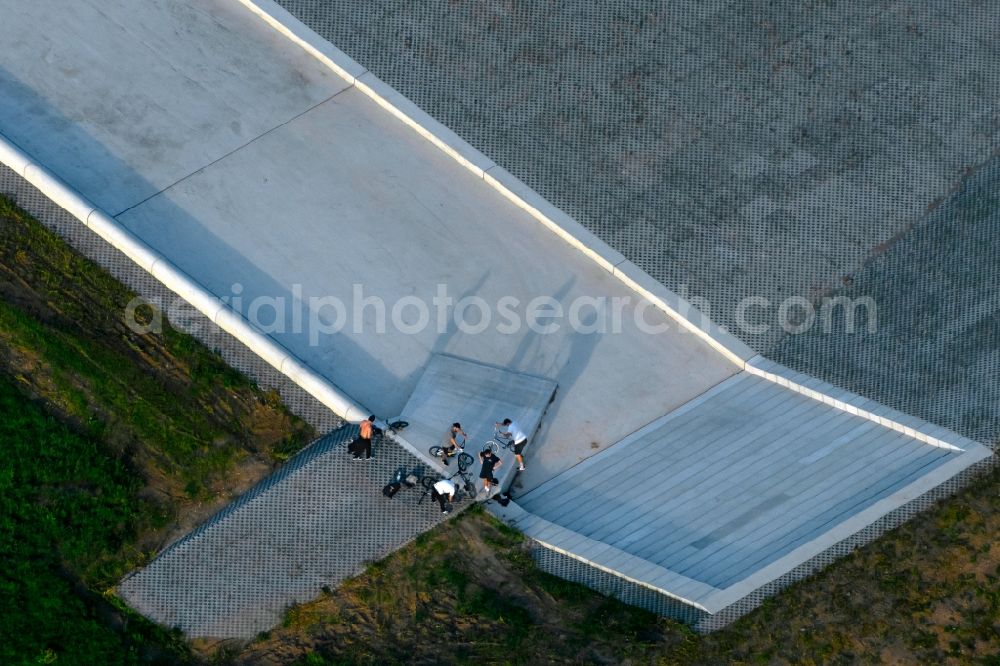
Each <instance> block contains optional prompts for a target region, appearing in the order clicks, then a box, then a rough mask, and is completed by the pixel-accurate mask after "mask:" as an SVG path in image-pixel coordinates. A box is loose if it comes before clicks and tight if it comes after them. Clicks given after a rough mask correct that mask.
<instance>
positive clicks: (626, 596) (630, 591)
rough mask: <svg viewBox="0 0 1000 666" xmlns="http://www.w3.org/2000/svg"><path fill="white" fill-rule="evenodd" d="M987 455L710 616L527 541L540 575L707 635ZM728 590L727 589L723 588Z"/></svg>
mask: <svg viewBox="0 0 1000 666" xmlns="http://www.w3.org/2000/svg"><path fill="white" fill-rule="evenodd" d="M996 464H997V462H996V458H995V457H993V456H989V457H985V458H981V459H979V460H977V461H974V462H971V463H969V464H967V466H965V467H964V469H961V470H960V471H958V472H957V473H955V474H954V475H953V476H952V477H951V478H949V479H947V480H946V481H944V482H943V483H940V484H938V485H936V486H933V487H931V488H929V489H926V490H925V491H924V492H921V493H919V494H918V495H916V496H911V497H909V498H908V500H907V501H906V502H905V503H904V504H902V505H901V506H898V507H896V508H895V509H893V510H892V511H890V512H888V513H886V514H884V515H882V516H881V517H879V518H878V519H876V520H875V521H874V522H871V523H869V524H868V525H866V526H864V527H862V528H861V529H859V530H857V531H854V532H852V533H850V534H845V535H842V536H843V538H840V540H839V541H836V542H835V543H832V544H829V545H828V546H826V547H825V548H824V549H823V550H822V551H820V552H817V553H815V554H814V555H812V556H811V557H810V558H809V559H807V560H805V561H803V562H801V563H800V564H798V565H796V566H795V567H794V568H792V569H791V570H788V571H786V572H785V573H784V574H782V575H780V576H779V577H776V578H773V579H771V580H769V581H758V582H759V583H760V585H758V586H756V587H746V588H744V589H741V590H740V591H739V593H736V591H735V590H733V593H732V594H729V595H726V596H725V597H723V596H721V595H720V596H718V597H716V598H715V599H712V600H711V607H712V612H706V611H705V610H703V609H702V608H700V607H697V606H693V605H691V604H688V603H685V602H683V601H680V600H679V599H677V598H676V597H674V596H671V595H666V594H663V593H662V592H661V591H659V590H657V589H656V588H655V587H653V586H650V585H644V584H641V583H636V582H634V581H632V580H630V579H628V578H624V577H622V576H620V575H617V574H616V573H614V572H612V571H609V570H607V569H606V568H603V567H596V566H594V565H592V564H591V563H589V562H587V561H585V560H582V559H580V558H576V557H572V556H568V555H566V554H565V553H564V552H562V551H561V550H557V549H553V548H551V547H550V546H548V545H546V544H545V543H543V542H541V541H539V540H537V539H533V538H531V537H530V536H529V537H528V541H529V544H530V546H531V551H532V555H533V559H534V560H535V563H536V565H537V566H538V567H539V568H540V569H541V570H542V571H545V572H546V573H550V574H552V575H555V576H558V577H560V578H563V579H566V580H571V581H573V582H576V583H580V584H582V585H585V586H587V587H589V588H591V589H593V590H595V591H597V592H600V593H602V594H606V595H608V596H612V597H615V598H617V599H619V600H620V601H623V602H625V603H627V604H630V605H633V606H638V607H639V608H644V609H645V610H648V611H650V612H653V613H657V614H659V615H662V616H663V617H668V618H672V619H675V620H680V621H682V622H685V623H687V624H689V625H691V627H692V628H693V629H694V630H695V631H697V632H698V633H711V632H713V631H717V630H719V629H722V628H724V627H726V626H728V625H729V624H732V623H733V622H734V621H736V620H738V619H739V618H741V617H743V616H744V615H746V614H748V613H750V612H751V611H753V610H754V609H756V608H757V607H759V606H760V605H761V604H762V603H763V602H764V600H765V599H768V598H769V597H773V596H774V595H776V594H778V593H779V592H781V591H782V590H784V589H785V588H787V587H789V586H790V585H792V584H794V583H796V582H799V581H801V580H804V579H806V578H809V577H810V576H812V575H813V574H814V573H816V572H817V571H819V570H821V569H823V568H825V567H827V566H829V565H831V564H833V562H835V561H836V560H838V559H840V558H842V557H844V556H846V555H848V554H849V553H851V552H853V551H854V550H857V549H858V548H861V547H862V546H865V545H867V544H869V543H871V542H872V541H875V540H876V539H878V538H879V537H881V536H882V535H883V534H885V533H886V532H888V531H890V530H893V529H895V528H897V527H899V526H900V525H902V524H904V523H906V522H907V521H908V520H910V519H911V518H913V517H914V516H916V515H918V514H920V513H922V512H923V511H925V510H927V509H928V508H929V507H930V506H931V505H933V504H934V503H935V502H937V501H939V500H941V499H944V498H947V497H950V496H951V495H954V494H955V493H957V492H958V491H959V490H961V489H962V488H964V487H966V486H967V485H969V483H971V482H972V481H974V480H975V479H977V478H979V477H980V476H982V475H983V474H985V473H987V472H989V471H990V470H991V469H993V468H994V467H995V466H996ZM728 589H729V590H731V589H733V588H728Z"/></svg>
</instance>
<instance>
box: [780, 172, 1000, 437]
mask: <svg viewBox="0 0 1000 666" xmlns="http://www.w3.org/2000/svg"><path fill="white" fill-rule="evenodd" d="M998 294H1000V161H998V160H993V161H992V162H990V164H989V165H987V166H986V167H984V168H982V169H981V170H980V171H978V172H976V173H975V174H973V175H972V176H971V177H970V178H969V179H968V181H967V182H966V184H965V185H964V187H963V188H962V189H961V190H959V191H958V192H956V193H955V194H954V195H953V196H952V197H950V198H949V199H948V200H947V201H946V202H945V203H943V204H942V205H941V206H940V207H938V208H937V209H936V210H934V211H933V212H932V213H931V214H930V215H928V216H927V218H926V219H924V220H922V221H921V223H920V224H918V225H917V226H916V227H914V229H913V230H912V231H911V232H910V233H908V234H907V235H906V236H905V237H904V238H903V239H902V240H900V241H899V242H898V243H896V244H895V245H894V246H893V247H892V248H890V249H889V250H888V251H887V252H886V253H885V254H884V255H882V256H881V257H879V258H878V260H876V261H873V262H872V263H871V264H870V265H868V266H867V267H866V268H865V269H863V270H861V271H859V272H858V273H857V274H855V275H854V277H853V279H852V281H851V284H850V285H848V286H844V287H841V288H840V289H838V290H837V291H836V292H835V294H834V295H835V296H846V297H849V298H854V297H858V296H861V295H867V296H871V297H872V298H874V299H875V301H876V302H877V303H878V329H877V330H876V331H875V332H874V333H869V332H868V331H867V329H866V328H865V326H864V320H863V319H860V318H859V321H858V322H857V324H859V325H858V327H857V332H856V333H855V334H853V335H851V334H847V333H845V330H846V329H847V326H846V325H845V323H846V322H845V321H844V317H843V312H842V311H838V312H837V313H836V315H837V316H836V318H835V319H834V325H833V326H832V327H831V332H830V333H824V331H823V329H822V327H817V328H815V329H814V330H811V331H809V332H808V333H806V334H803V335H798V336H789V337H788V338H787V339H785V340H783V341H782V343H781V344H780V345H779V346H778V347H776V348H775V349H774V351H773V353H772V358H773V359H774V360H777V361H780V362H782V363H785V364H786V365H790V366H794V367H796V369H798V370H800V371H803V372H809V373H811V374H814V375H818V376H821V377H823V378H824V379H826V380H827V381H831V382H833V383H835V384H837V385H839V386H843V387H845V388H848V389H850V390H853V391H856V392H857V393H860V394H862V395H866V396H868V397H871V398H874V399H877V400H880V401H882V402H885V403H888V404H891V405H893V406H894V407H896V408H897V409H900V410H901V411H905V412H906V413H908V414H914V415H916V416H919V417H920V418H922V419H925V420H927V421H930V422H932V423H938V424H940V425H943V426H945V427H948V428H951V429H952V430H955V431H957V432H960V433H962V434H963V435H965V436H967V437H970V438H972V439H975V440H977V441H980V442H989V443H997V442H1000V407H998V406H1000V380H998V377H1000V296H998Z"/></svg>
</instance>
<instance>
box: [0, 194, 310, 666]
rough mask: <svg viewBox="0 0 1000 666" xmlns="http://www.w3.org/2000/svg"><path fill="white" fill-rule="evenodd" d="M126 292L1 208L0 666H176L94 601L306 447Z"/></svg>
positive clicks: (17, 213)
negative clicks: (136, 308)
mask: <svg viewBox="0 0 1000 666" xmlns="http://www.w3.org/2000/svg"><path fill="white" fill-rule="evenodd" d="M133 297H134V294H132V293H131V292H129V291H128V290H127V289H125V288H124V287H123V286H122V285H121V284H120V283H118V282H117V281H116V280H114V279H113V278H112V277H111V276H109V275H108V274H107V273H105V272H104V271H103V270H102V269H101V268H100V267H98V266H96V265H95V264H93V263H92V262H90V261H88V260H87V259H85V258H84V257H82V256H80V255H79V254H77V253H76V252H75V251H73V250H72V249H71V248H69V247H68V246H67V245H66V244H65V243H64V242H63V241H62V240H60V239H59V238H58V237H56V236H55V235H53V234H52V233H50V232H49V231H47V230H46V229H45V228H44V227H42V226H41V225H40V224H38V223H37V222H36V221H34V220H32V219H31V218H30V217H29V216H28V215H27V214H25V213H24V212H23V211H21V210H19V209H18V208H17V207H16V206H15V205H14V204H13V203H12V202H11V201H10V200H8V199H6V198H3V197H0V446H2V449H0V455H2V461H3V462H2V464H0V562H3V565H4V566H3V567H2V568H0V663H2V664H5V665H6V664H21V663H31V664H34V663H59V664H67V663H69V664H73V663H79V664H119V663H136V662H153V663H178V662H183V661H187V660H190V659H191V656H190V654H189V648H188V646H187V645H186V643H185V642H184V641H183V640H181V639H180V637H178V636H174V635H172V634H169V633H167V632H165V631H164V630H162V629H160V628H158V627H156V626H154V625H152V624H150V623H149V622H147V621H145V620H144V619H142V618H140V617H138V616H136V615H135V614H134V613H132V612H130V611H129V610H128V609H126V608H125V607H124V606H123V604H121V603H120V602H119V601H118V600H117V599H116V598H115V597H114V596H113V595H112V594H110V593H108V592H107V591H108V589H109V588H110V587H111V586H113V585H114V584H115V582H117V581H118V580H119V579H120V578H121V576H122V575H123V574H125V573H126V572H127V571H128V570H130V569H132V568H134V567H135V566H138V565H139V564H141V563H142V562H144V561H145V560H146V559H147V558H148V557H149V556H150V555H151V554H152V553H153V552H154V551H155V549H156V548H158V547H159V546H161V545H162V544H163V542H164V540H165V539H167V538H169V536H170V535H176V534H179V533H181V532H184V531H186V530H187V529H189V528H190V527H191V526H192V525H191V523H190V521H191V520H192V519H193V517H194V516H197V515H199V514H200V515H202V516H204V514H205V513H206V511H210V510H211V507H212V506H214V505H217V503H218V502H219V501H220V499H222V500H224V499H225V498H226V497H230V496H232V495H234V494H236V493H238V492H241V491H242V490H245V489H246V488H247V487H248V486H249V485H251V484H252V483H253V482H254V481H256V480H257V479H259V478H260V477H261V476H262V475H263V474H265V473H266V472H267V471H269V469H270V468H271V466H272V464H273V463H274V462H275V461H277V460H281V459H284V458H286V457H287V456H288V455H289V454H290V453H291V452H293V451H295V450H297V449H298V448H300V447H301V446H302V445H304V444H305V443H307V442H308V441H309V440H310V439H311V438H312V437H313V436H314V433H313V431H312V430H311V429H310V428H309V427H308V426H307V425H306V424H304V423H302V422H301V421H299V420H297V419H295V418H293V417H292V416H291V415H289V414H288V413H287V411H286V410H285V409H284V408H283V407H282V406H281V404H280V402H279V401H278V400H277V397H276V396H275V395H273V394H266V393H264V392H262V391H260V390H259V389H257V388H256V387H254V386H253V385H252V384H251V383H250V382H249V381H248V380H247V379H246V378H245V377H244V376H242V375H240V374H239V373H237V372H235V371H233V370H232V369H231V368H229V366H227V365H226V364H225V363H224V362H223V361H222V360H221V359H220V358H219V357H218V356H217V355H216V354H214V353H212V352H210V351H209V350H207V349H206V348H204V347H203V346H201V345H200V344H199V343H197V341H195V340H194V339H193V338H191V337H190V336H187V335H185V334H183V333H180V332H178V331H176V330H174V329H172V328H171V327H170V326H169V325H168V324H166V323H165V324H164V330H163V331H162V334H158V335H138V334H136V333H134V332H132V331H131V330H129V328H128V327H127V326H125V324H124V321H123V316H122V315H123V313H124V312H125V308H126V306H127V305H128V303H129V302H130V301H131V300H132V299H133ZM139 314H140V316H142V315H144V316H146V317H149V316H151V315H152V311H151V310H149V309H148V308H146V309H145V310H144V311H140V313H139ZM209 501H211V503H209Z"/></svg>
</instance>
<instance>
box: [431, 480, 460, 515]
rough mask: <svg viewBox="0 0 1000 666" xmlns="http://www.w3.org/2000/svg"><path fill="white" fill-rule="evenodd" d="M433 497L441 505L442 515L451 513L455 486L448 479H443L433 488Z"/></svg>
mask: <svg viewBox="0 0 1000 666" xmlns="http://www.w3.org/2000/svg"><path fill="white" fill-rule="evenodd" d="M431 497H432V498H434V499H436V500H437V501H438V504H440V505H441V513H443V514H449V513H451V502H452V500H454V499H455V484H454V483H452V482H451V481H449V480H448V479H441V480H440V481H438V482H437V483H435V484H434V485H433V486H431Z"/></svg>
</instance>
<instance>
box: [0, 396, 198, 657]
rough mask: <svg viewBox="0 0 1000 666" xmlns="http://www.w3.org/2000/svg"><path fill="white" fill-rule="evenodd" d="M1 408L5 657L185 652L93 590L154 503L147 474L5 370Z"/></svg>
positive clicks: (109, 574)
mask: <svg viewBox="0 0 1000 666" xmlns="http://www.w3.org/2000/svg"><path fill="white" fill-rule="evenodd" d="M0 415H2V416H0V441H2V442H3V458H4V465H3V468H2V471H0V561H3V562H4V567H3V569H2V570H0V600H2V601H0V604H2V605H0V623H2V624H0V635H2V637H3V638H2V640H0V663H4V664H18V663H81V664H97V663H100V664H124V663H132V662H135V661H137V660H138V658H139V657H140V656H142V657H146V658H150V659H153V660H159V659H164V660H166V659H167V658H168V657H169V658H170V659H169V660H170V661H178V660H181V661H182V660H184V659H185V658H186V647H185V646H184V644H183V643H182V642H181V641H179V640H177V639H176V638H175V637H173V636H169V635H167V634H165V633H164V632H163V631H162V630H160V629H158V628H157V627H155V626H153V625H151V624H150V623H148V622H146V621H145V620H143V619H142V618H139V617H137V616H134V615H133V614H131V613H127V612H120V611H119V612H115V609H114V607H111V606H109V605H108V604H107V603H106V602H104V601H103V600H102V599H101V597H100V596H99V595H97V594H96V593H94V592H91V591H90V590H103V589H106V588H107V587H109V586H110V585H112V584H113V583H114V582H115V581H116V580H117V579H118V578H119V577H120V576H121V575H122V574H123V573H124V566H126V564H127V563H126V562H125V561H124V560H123V559H122V558H121V557H120V556H119V552H120V550H121V548H122V546H123V545H124V544H125V543H126V542H127V541H129V540H130V539H134V538H135V535H136V530H137V528H138V527H139V525H141V524H142V523H143V521H144V519H145V517H146V514H148V513H149V512H150V511H151V510H155V508H154V507H149V506H146V505H144V504H143V503H142V502H141V501H137V499H136V494H137V492H138V491H139V490H140V488H141V485H142V483H141V480H140V479H139V478H138V477H137V476H135V475H134V474H132V473H131V472H130V470H129V469H128V468H127V466H126V465H125V464H124V463H123V462H122V461H121V460H116V459H115V458H113V457H110V456H108V455H107V454H106V453H105V452H104V451H103V450H102V447H101V445H100V444H98V443H97V442H95V441H94V440H92V439H90V438H88V437H86V436H82V435H80V434H78V433H75V432H73V431H72V430H70V429H69V428H68V427H67V426H66V425H64V424H63V423H60V422H58V421H57V420H55V419H54V418H52V417H51V416H49V415H48V414H47V413H46V412H45V411H44V410H43V408H42V407H41V406H40V405H38V404H34V403H32V402H29V401H27V400H25V399H24V396H23V395H22V394H21V393H20V392H19V391H18V390H17V389H16V388H15V387H14V386H13V385H12V383H11V382H10V381H9V380H7V379H6V378H5V379H3V380H2V381H0ZM112 616H115V617H114V621H113V623H112V622H111V620H112ZM112 625H113V626H112ZM150 643H152V644H154V645H157V646H158V647H157V648H155V650H152V651H147V650H146V649H145V648H144V646H145V645H147V644H150Z"/></svg>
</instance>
